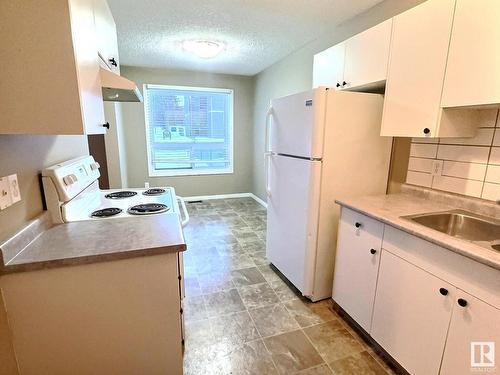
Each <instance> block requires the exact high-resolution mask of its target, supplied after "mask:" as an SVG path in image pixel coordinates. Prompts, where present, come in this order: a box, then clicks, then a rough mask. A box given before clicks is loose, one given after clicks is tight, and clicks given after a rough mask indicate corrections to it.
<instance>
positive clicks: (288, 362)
mask: <svg viewBox="0 0 500 375" xmlns="http://www.w3.org/2000/svg"><path fill="white" fill-rule="evenodd" d="M188 209H189V212H190V215H191V221H190V223H189V225H188V226H187V227H186V228H185V235H186V240H187V243H188V251H187V252H186V253H184V270H185V275H184V276H185V288H186V299H185V301H184V303H185V305H184V312H185V325H186V342H185V352H184V373H185V374H186V375H195V374H196V375H212V374H217V375H219V374H221V375H222V374H235V375H239V374H258V375H266V374H287V375H288V374H302V375H306V374H308V375H312V374H315V375H323V374H342V375H344V374H356V375H362V374H376V375H378V374H387V373H392V372H391V370H390V369H389V368H388V367H387V366H386V365H385V363H384V362H383V361H382V359H380V358H378V357H377V355H376V354H375V353H374V352H373V350H371V348H370V347H369V346H367V344H365V343H364V342H363V340H362V339H361V338H360V337H359V336H358V335H357V334H356V333H355V332H354V331H353V330H352V329H351V328H350V327H349V326H348V325H347V323H345V322H344V321H343V320H342V318H340V317H339V316H338V315H337V314H336V313H335V312H334V311H333V310H332V308H331V302H330V301H329V300H326V301H321V302H318V303H315V304H313V303H310V302H308V301H307V300H305V299H303V298H301V297H300V296H299V295H297V294H296V293H295V292H294V290H293V288H292V287H289V286H288V284H287V283H285V282H284V281H283V280H282V279H281V278H280V277H279V276H278V274H277V273H275V272H274V271H273V269H272V268H271V267H270V266H269V262H268V261H267V260H266V257H265V238H266V211H265V209H264V208H263V207H262V206H261V205H259V204H258V203H257V202H255V201H254V200H253V199H251V198H234V199H225V200H209V201H203V202H201V203H190V204H188Z"/></svg>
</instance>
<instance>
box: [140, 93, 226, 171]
mask: <svg viewBox="0 0 500 375" xmlns="http://www.w3.org/2000/svg"><path fill="white" fill-rule="evenodd" d="M144 94H145V95H144V97H145V100H144V106H145V115H146V132H147V137H148V160H149V169H150V174H151V175H176V174H206V173H228V172H232V166H233V160H232V156H233V155H232V154H233V152H232V132H233V129H232V127H233V118H232V117H233V116H232V104H233V92H232V90H226V89H205V88H203V89H201V88H200V89H196V88H188V87H173V86H159V85H145V87H144Z"/></svg>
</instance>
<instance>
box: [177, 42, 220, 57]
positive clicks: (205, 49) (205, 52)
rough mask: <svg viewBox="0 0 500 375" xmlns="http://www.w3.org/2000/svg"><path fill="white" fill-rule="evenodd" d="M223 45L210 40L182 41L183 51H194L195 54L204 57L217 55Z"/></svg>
mask: <svg viewBox="0 0 500 375" xmlns="http://www.w3.org/2000/svg"><path fill="white" fill-rule="evenodd" d="M225 47H226V44H225V43H223V42H214V41H211V40H185V41H184V42H182V48H183V49H184V50H185V51H188V52H191V53H194V54H195V55H196V56H199V57H201V58H204V59H211V58H213V57H215V56H217V55H218V54H219V53H221V52H222V50H223V49H224V48H225Z"/></svg>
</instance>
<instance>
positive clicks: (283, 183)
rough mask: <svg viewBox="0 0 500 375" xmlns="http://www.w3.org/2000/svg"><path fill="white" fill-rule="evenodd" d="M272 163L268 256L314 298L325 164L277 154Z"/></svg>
mask: <svg viewBox="0 0 500 375" xmlns="http://www.w3.org/2000/svg"><path fill="white" fill-rule="evenodd" d="M269 159H270V160H269V185H268V186H269V191H270V194H269V197H268V200H267V245H266V256H267V258H268V259H269V261H270V262H271V263H272V264H273V265H274V266H276V268H278V269H279V270H280V272H281V273H283V274H284V275H285V276H286V278H287V279H288V280H290V281H291V282H292V284H293V285H295V287H296V288H297V289H299V290H300V291H301V292H302V294H303V295H305V296H311V295H312V292H313V288H314V285H313V284H314V268H315V264H316V244H317V232H318V230H317V229H318V216H319V201H320V199H319V196H320V180H321V167H322V163H321V161H311V160H305V159H300V158H293V157H287V156H281V155H276V154H273V155H271V156H270V158H269Z"/></svg>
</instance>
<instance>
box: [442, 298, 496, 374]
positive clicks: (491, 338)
mask: <svg viewBox="0 0 500 375" xmlns="http://www.w3.org/2000/svg"><path fill="white" fill-rule="evenodd" d="M458 298H461V299H462V300H463V301H466V303H467V304H466V305H465V306H461V305H459V304H458ZM456 300H457V301H455V306H454V307H453V316H452V319H451V323H450V330H449V333H448V339H447V341H446V349H445V352H444V357H443V364H442V366H441V374H442V375H461V374H470V373H471V372H472V371H474V370H483V371H486V370H487V369H488V368H489V369H492V368H494V366H495V364H496V366H498V365H499V364H500V354H499V352H500V351H499V348H498V347H497V348H496V356H495V355H493V358H492V357H491V353H492V352H493V351H492V350H491V349H492V348H489V350H490V351H489V350H488V346H487V345H486V346H485V347H483V353H484V355H483V356H481V345H484V344H486V343H488V342H495V341H496V344H497V345H498V344H499V343H500V341H499V339H500V323H499V322H500V310H498V309H496V308H494V307H493V306H490V305H488V304H487V303H485V302H483V301H481V300H479V299H477V298H475V297H473V296H471V295H469V294H467V293H465V292H463V291H461V290H457V295H456ZM463 301H461V302H462V304H463ZM473 342H476V343H478V344H476V345H473V344H472V343H473ZM479 343H482V344H479ZM472 348H474V350H473V351H471V349H472ZM491 359H493V361H492V362H493V363H492V364H493V366H490V367H488V364H490V363H491ZM473 360H474V362H476V363H475V366H472V365H473V363H472V361H473ZM481 362H483V363H481ZM485 364H486V366H485Z"/></svg>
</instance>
